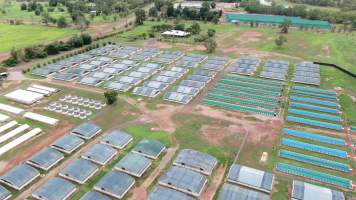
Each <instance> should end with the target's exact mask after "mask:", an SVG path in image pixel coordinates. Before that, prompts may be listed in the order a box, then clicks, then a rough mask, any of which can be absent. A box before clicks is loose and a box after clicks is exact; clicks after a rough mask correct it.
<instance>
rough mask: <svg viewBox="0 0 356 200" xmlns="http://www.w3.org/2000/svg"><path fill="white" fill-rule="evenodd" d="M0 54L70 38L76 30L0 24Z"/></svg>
mask: <svg viewBox="0 0 356 200" xmlns="http://www.w3.org/2000/svg"><path fill="white" fill-rule="evenodd" d="M0 33H1V34H0V44H1V45H0V52H6V51H10V50H11V49H12V48H22V47H26V46H30V45H35V44H43V43H46V42H50V41H53V40H58V39H62V38H66V37H70V36H72V35H73V34H76V33H78V30H76V29H70V28H65V29H59V28H52V27H46V26H37V25H8V24H0Z"/></svg>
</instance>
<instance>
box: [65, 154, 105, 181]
mask: <svg viewBox="0 0 356 200" xmlns="http://www.w3.org/2000/svg"><path fill="white" fill-rule="evenodd" d="M98 169H99V168H98V166H96V165H95V164H94V163H92V162H90V161H88V160H84V159H78V160H75V161H74V162H72V163H70V164H69V165H68V166H66V167H65V168H64V169H62V170H61V171H60V172H59V176H61V177H63V178H65V179H68V180H71V181H74V182H76V183H79V184H84V183H85V182H86V181H87V180H88V179H89V178H90V177H92V176H93V175H94V174H95V173H96V172H97V171H98Z"/></svg>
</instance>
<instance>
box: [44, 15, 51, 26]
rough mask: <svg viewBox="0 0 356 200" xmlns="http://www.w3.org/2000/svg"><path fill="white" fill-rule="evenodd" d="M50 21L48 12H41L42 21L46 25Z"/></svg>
mask: <svg viewBox="0 0 356 200" xmlns="http://www.w3.org/2000/svg"><path fill="white" fill-rule="evenodd" d="M49 21H50V16H49V13H48V12H43V13H42V22H43V23H44V24H46V26H48V22H49Z"/></svg>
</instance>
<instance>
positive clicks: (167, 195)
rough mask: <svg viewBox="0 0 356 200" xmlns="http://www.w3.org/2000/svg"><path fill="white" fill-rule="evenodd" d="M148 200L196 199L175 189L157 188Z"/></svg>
mask: <svg viewBox="0 0 356 200" xmlns="http://www.w3.org/2000/svg"><path fill="white" fill-rule="evenodd" d="M146 200H194V198H193V197H191V196H189V195H187V194H185V193H182V192H179V191H177V190H174V189H170V188H166V187H161V186H156V187H155V188H154V189H153V191H152V192H151V193H150V194H149V195H148V197H147V199H146Z"/></svg>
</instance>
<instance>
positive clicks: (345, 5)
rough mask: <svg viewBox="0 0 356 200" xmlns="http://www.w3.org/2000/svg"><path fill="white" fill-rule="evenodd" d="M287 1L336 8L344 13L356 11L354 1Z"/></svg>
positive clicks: (355, 2)
mask: <svg viewBox="0 0 356 200" xmlns="http://www.w3.org/2000/svg"><path fill="white" fill-rule="evenodd" d="M288 1H290V2H292V3H297V4H308V5H315V6H328V7H338V8H341V9H342V10H344V11H348V10H356V1H355V0H288Z"/></svg>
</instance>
